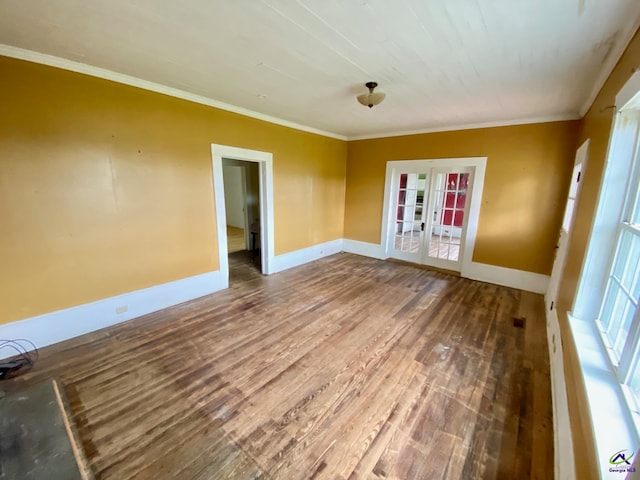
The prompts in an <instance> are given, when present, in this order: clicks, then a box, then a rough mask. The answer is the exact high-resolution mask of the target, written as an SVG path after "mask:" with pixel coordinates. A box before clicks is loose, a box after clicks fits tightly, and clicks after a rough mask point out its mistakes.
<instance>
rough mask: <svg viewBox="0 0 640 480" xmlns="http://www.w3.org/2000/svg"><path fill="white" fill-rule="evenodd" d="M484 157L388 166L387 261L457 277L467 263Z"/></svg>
mask: <svg viewBox="0 0 640 480" xmlns="http://www.w3.org/2000/svg"><path fill="white" fill-rule="evenodd" d="M485 166H486V157H480V158H478V157H473V158H454V159H435V160H408V161H390V162H387V177H386V182H385V203H384V208H383V212H384V213H383V215H384V217H383V222H382V225H383V230H382V245H384V248H385V254H386V256H387V257H390V258H396V259H399V260H404V261H408V262H412V263H418V264H423V265H429V266H432V267H437V268H442V269H445V270H451V271H456V272H462V271H463V270H465V266H468V265H469V264H470V263H471V259H472V256H473V248H474V245H475V234H476V229H477V223H478V216H479V212H480V198H481V196H482V187H483V182H484V170H485Z"/></svg>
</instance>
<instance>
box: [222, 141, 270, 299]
mask: <svg viewBox="0 0 640 480" xmlns="http://www.w3.org/2000/svg"><path fill="white" fill-rule="evenodd" d="M211 157H212V164H213V195H214V200H215V213H216V227H217V230H218V262H219V265H220V272H221V273H222V278H223V282H224V287H223V288H227V287H228V286H229V257H228V249H227V218H226V217H227V216H226V213H225V208H224V182H223V173H222V159H223V158H228V159H233V160H243V161H246V162H257V163H258V164H259V167H260V232H261V235H260V249H261V255H262V273H263V274H265V275H269V274H270V273H271V266H272V265H273V257H274V228H273V154H272V153H270V152H261V151H259V150H249V149H246V148H238V147H231V146H228V145H217V144H215V143H214V144H211Z"/></svg>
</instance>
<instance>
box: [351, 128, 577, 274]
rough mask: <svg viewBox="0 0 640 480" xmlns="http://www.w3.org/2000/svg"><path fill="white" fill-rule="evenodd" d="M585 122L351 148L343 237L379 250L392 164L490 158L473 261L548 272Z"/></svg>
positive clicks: (389, 140) (433, 136)
mask: <svg viewBox="0 0 640 480" xmlns="http://www.w3.org/2000/svg"><path fill="white" fill-rule="evenodd" d="M579 123H580V122H579V121H567V122H552V123H538V124H531V125H518V126H511V127H496V128H482V129H474V130H459V131H452V132H442V133H429V134H421V135H409V136H402V137H390V138H380V139H373V140H361V141H355V142H349V154H348V163H347V194H346V210H345V227H344V233H345V238H349V239H353V240H360V241H363V242H370V243H375V244H380V233H381V219H382V202H383V196H384V182H385V168H386V162H387V161H388V160H411V159H429V158H451V157H488V159H487V170H486V174H485V183H484V193H483V197H482V206H481V210H480V219H479V225H478V232H477V237H476V245H475V252H474V256H473V260H474V261H476V262H480V263H487V264H490V265H497V266H501V267H507V268H514V269H517V270H524V271H528V272H535V273H541V274H545V275H546V274H549V273H550V272H551V265H552V263H553V255H554V245H555V242H556V240H557V236H558V231H559V228H560V223H561V220H562V218H561V217H562V212H563V209H564V202H565V200H566V193H567V190H568V184H569V176H570V175H571V171H572V169H573V162H574V157H575V149H576V137H577V134H578V128H579Z"/></svg>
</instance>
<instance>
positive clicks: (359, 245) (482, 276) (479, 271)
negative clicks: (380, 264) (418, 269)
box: [344, 238, 549, 293]
mask: <svg viewBox="0 0 640 480" xmlns="http://www.w3.org/2000/svg"><path fill="white" fill-rule="evenodd" d="M344 251H345V252H348V253H355V254H356V255H363V256H365V257H372V258H377V259H381V260H384V259H386V258H387V256H386V255H385V252H384V249H383V248H382V245H379V244H376V243H368V242H361V241H359V240H350V239H346V238H345V239H344ZM460 275H461V276H462V277H464V278H470V279H471V280H480V281H482V282H487V283H495V284H496V285H503V286H505V287H512V288H518V289H520V290H526V291H528V292H534V293H545V292H546V291H547V285H548V284H549V276H548V275H541V274H539V273H532V272H525V271H523V270H514V269H512V268H504V267H496V266H495V265H487V264H484V263H478V262H471V263H470V264H469V266H468V267H467V268H464V267H463V270H462V272H460Z"/></svg>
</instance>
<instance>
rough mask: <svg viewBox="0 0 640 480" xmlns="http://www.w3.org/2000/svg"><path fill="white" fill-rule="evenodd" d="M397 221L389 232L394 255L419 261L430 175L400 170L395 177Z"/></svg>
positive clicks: (392, 254)
mask: <svg viewBox="0 0 640 480" xmlns="http://www.w3.org/2000/svg"><path fill="white" fill-rule="evenodd" d="M393 185H394V188H393V190H392V199H393V202H394V204H393V206H392V212H393V214H394V224H393V228H392V231H391V232H390V238H389V240H390V244H391V256H392V257H394V258H398V259H401V260H406V261H410V262H420V261H421V258H422V246H423V244H424V226H425V225H424V222H425V208H424V206H425V203H424V202H425V198H426V189H427V174H426V173H420V172H398V173H396V174H395V175H394V177H393Z"/></svg>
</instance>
